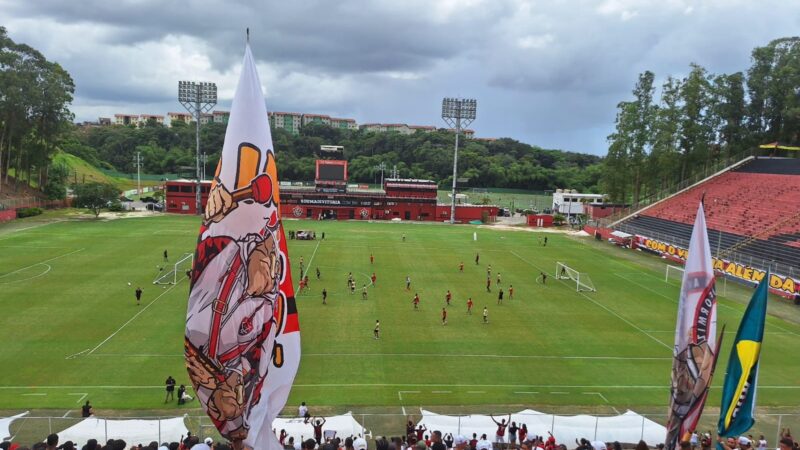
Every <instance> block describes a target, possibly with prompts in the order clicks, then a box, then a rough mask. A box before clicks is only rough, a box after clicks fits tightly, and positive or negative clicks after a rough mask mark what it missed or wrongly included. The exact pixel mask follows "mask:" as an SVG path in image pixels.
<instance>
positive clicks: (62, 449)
mask: <svg viewBox="0 0 800 450" xmlns="http://www.w3.org/2000/svg"><path fill="white" fill-rule="evenodd" d="M58 448H59V450H75V443H74V442H72V441H67V442H64V443H63V444H61V445H59V446H58Z"/></svg>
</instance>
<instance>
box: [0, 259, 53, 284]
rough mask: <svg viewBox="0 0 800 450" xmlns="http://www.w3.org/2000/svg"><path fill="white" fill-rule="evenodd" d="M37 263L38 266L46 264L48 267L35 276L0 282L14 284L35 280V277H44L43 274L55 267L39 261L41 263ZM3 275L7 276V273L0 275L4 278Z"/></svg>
mask: <svg viewBox="0 0 800 450" xmlns="http://www.w3.org/2000/svg"><path fill="white" fill-rule="evenodd" d="M36 265H37V266H45V267H47V268H46V269H44V272H42V273H40V274H38V275H34V276H32V277H28V278H22V279H19V280H13V281H5V282H0V284H14V283H21V282H23V281H30V280H33V279H36V278H39V277H43V276H45V275H47V273H48V272H50V271H51V270H52V269H53V268H52V267H51V266H50V264H44V263H39V264H36ZM3 277H5V275H3V276H0V278H3Z"/></svg>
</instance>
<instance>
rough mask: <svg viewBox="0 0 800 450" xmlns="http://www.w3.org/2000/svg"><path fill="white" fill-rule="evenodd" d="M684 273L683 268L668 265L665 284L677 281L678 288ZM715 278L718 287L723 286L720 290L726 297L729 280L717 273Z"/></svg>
mask: <svg viewBox="0 0 800 450" xmlns="http://www.w3.org/2000/svg"><path fill="white" fill-rule="evenodd" d="M683 272H684V269H683V267H681V266H672V265H669V264H668V265H667V268H666V269H665V272H664V282H665V283H669V282H670V281H676V282H677V283H678V286H680V284H681V282H683ZM714 276H715V278H716V279H717V286H720V285H722V289H720V291H722V292H721V294H722V295H726V294H727V292H728V278H726V277H725V276H722V275H719V274H717V273H715V274H714Z"/></svg>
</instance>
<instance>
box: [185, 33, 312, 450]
mask: <svg viewBox="0 0 800 450" xmlns="http://www.w3.org/2000/svg"><path fill="white" fill-rule="evenodd" d="M278 187H279V183H278V177H277V169H276V166H275V153H274V151H273V148H272V136H271V135H270V130H269V122H268V119H267V109H266V106H265V104H264V95H263V93H262V91H261V83H260V81H259V79H258V73H257V72H256V65H255V61H254V60H253V55H252V53H251V52H250V46H249V44H248V45H247V46H246V48H245V54H244V63H243V65H242V73H241V75H240V77H239V84H238V86H237V88H236V93H235V94H234V98H233V103H232V105H231V112H230V118H229V120H228V129H227V132H226V133H225V143H224V145H223V149H222V156H221V159H220V162H219V165H218V166H217V170H216V174H215V177H214V181H213V183H212V185H211V190H210V192H209V196H208V202H207V204H206V209H205V215H204V217H203V224H202V226H201V227H200V236H199V238H198V243H197V250H196V253H195V260H194V267H193V268H192V273H191V291H190V293H189V304H188V311H187V316H186V336H185V358H186V367H187V370H188V372H189V377H190V379H191V381H192V385H193V386H194V389H195V392H196V394H197V398H198V400H199V401H200V403H201V404H202V405H203V407H205V409H206V412H207V413H208V415H209V416H210V417H211V419H212V421H213V423H214V425H215V426H216V428H217V429H218V430H219V432H220V433H221V434H222V436H224V437H225V438H227V439H230V440H231V441H243V442H244V444H245V445H247V446H249V447H252V448H254V449H256V450H278V449H280V448H282V447H281V446H280V444H279V443H278V440H277V438H276V437H275V435H274V433H273V432H272V420H273V419H274V418H275V416H276V415H277V414H278V413H279V412H280V410H281V409H282V408H283V406H284V405H285V403H286V399H287V397H288V395H289V391H290V390H291V386H292V382H293V381H294V376H295V373H296V372H297V366H298V363H299V361H300V331H299V325H298V320H297V309H296V306H295V299H294V290H293V288H292V277H291V273H290V264H289V255H288V253H287V248H286V240H285V238H284V232H283V227H282V225H281V220H280V211H279V203H280V198H279V190H278Z"/></svg>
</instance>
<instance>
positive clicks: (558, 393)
mask: <svg viewBox="0 0 800 450" xmlns="http://www.w3.org/2000/svg"><path fill="white" fill-rule="evenodd" d="M551 394H555V395H567V394H569V392H562V391H555V392H551Z"/></svg>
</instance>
